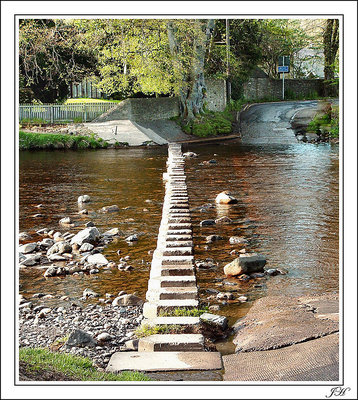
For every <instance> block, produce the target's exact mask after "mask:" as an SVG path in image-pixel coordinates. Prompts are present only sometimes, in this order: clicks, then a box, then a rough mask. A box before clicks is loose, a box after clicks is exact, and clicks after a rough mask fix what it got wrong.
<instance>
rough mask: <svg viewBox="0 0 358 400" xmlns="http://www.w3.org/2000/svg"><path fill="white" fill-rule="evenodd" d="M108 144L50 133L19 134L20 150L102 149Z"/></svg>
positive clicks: (100, 140)
mask: <svg viewBox="0 0 358 400" xmlns="http://www.w3.org/2000/svg"><path fill="white" fill-rule="evenodd" d="M107 147H108V143H107V142H105V141H104V140H103V139H101V138H99V139H95V138H94V136H91V137H89V136H72V135H61V134H52V133H29V132H23V131H20V132H19V148H20V150H50V149H103V148H107Z"/></svg>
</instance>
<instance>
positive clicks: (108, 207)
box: [99, 204, 119, 213]
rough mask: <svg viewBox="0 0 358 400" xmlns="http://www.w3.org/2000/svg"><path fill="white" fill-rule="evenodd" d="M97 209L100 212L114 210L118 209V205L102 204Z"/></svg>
mask: <svg viewBox="0 0 358 400" xmlns="http://www.w3.org/2000/svg"><path fill="white" fill-rule="evenodd" d="M99 211H100V212H102V213H109V212H115V211H119V207H118V206H117V205H116V204H113V205H112V206H104V207H102V208H101V209H100V210H99Z"/></svg>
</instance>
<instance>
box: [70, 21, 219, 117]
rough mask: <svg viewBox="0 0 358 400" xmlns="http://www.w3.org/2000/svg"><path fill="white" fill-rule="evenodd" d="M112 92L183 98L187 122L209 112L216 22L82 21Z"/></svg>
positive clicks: (105, 84)
mask: <svg viewBox="0 0 358 400" xmlns="http://www.w3.org/2000/svg"><path fill="white" fill-rule="evenodd" d="M75 24H76V25H77V26H78V27H79V29H80V30H81V31H83V32H84V34H85V36H86V39H87V45H88V46H90V47H92V48H94V49H95V52H96V54H97V59H98V64H99V66H98V68H99V73H100V76H101V80H100V82H99V87H100V88H101V89H102V90H104V91H105V92H106V93H108V94H113V93H116V92H121V93H122V94H123V96H128V95H132V94H135V93H144V94H146V95H153V94H162V95H178V96H179V98H180V110H181V115H182V117H183V118H184V119H191V118H193V117H194V115H195V114H197V113H200V112H202V111H203V108H204V98H205V92H206V86H205V79H204V64H205V55H206V50H207V45H208V43H209V41H210V38H211V33H212V31H213V29H214V20H180V19H178V20H164V19H142V20H141V19H112V20H77V21H75Z"/></svg>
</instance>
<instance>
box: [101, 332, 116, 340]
mask: <svg viewBox="0 0 358 400" xmlns="http://www.w3.org/2000/svg"><path fill="white" fill-rule="evenodd" d="M112 339H113V336H112V335H110V334H109V333H108V332H102V333H100V334H99V335H98V336H97V340H98V341H99V342H109V341H110V340H112Z"/></svg>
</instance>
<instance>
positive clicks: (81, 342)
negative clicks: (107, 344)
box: [66, 329, 97, 347]
mask: <svg viewBox="0 0 358 400" xmlns="http://www.w3.org/2000/svg"><path fill="white" fill-rule="evenodd" d="M96 345H97V341H96V340H95V339H94V338H93V337H92V336H91V335H89V334H88V333H87V332H85V331H82V330H81V329H76V330H74V331H73V332H71V334H70V336H69V338H68V340H67V342H66V346H68V347H83V346H90V347H94V346H96Z"/></svg>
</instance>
